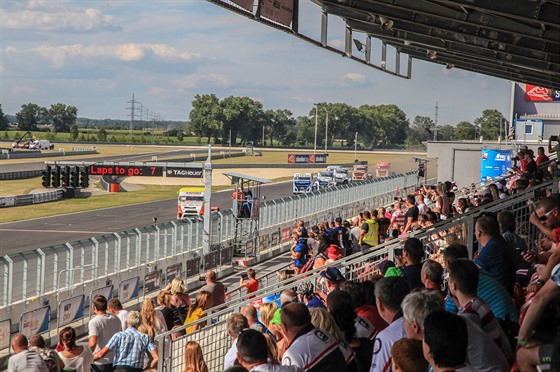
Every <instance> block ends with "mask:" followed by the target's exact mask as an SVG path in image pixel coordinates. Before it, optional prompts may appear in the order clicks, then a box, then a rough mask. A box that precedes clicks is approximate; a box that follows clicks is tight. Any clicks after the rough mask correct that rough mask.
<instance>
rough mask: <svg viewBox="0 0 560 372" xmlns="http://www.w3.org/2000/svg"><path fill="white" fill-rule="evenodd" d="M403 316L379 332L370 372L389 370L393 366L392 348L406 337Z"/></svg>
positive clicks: (374, 346)
mask: <svg viewBox="0 0 560 372" xmlns="http://www.w3.org/2000/svg"><path fill="white" fill-rule="evenodd" d="M405 337H407V336H406V332H405V330H404V320H403V317H400V318H399V319H397V320H395V321H394V322H393V323H391V324H389V326H388V327H387V328H385V329H384V330H382V331H381V332H379V333H378V334H377V337H376V338H375V340H374V341H373V357H372V359H371V368H370V372H382V371H383V372H384V371H389V367H390V366H391V364H392V363H391V348H392V347H393V345H394V344H395V342H397V341H398V340H400V339H401V338H405Z"/></svg>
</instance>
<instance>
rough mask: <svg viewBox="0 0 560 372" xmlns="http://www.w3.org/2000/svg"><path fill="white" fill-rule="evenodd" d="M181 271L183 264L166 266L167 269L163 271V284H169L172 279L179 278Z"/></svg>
mask: <svg viewBox="0 0 560 372" xmlns="http://www.w3.org/2000/svg"><path fill="white" fill-rule="evenodd" d="M181 271H183V264H182V263H181V262H180V263H177V264H174V265H169V266H167V269H165V282H166V283H171V281H172V280H173V279H175V278H180V277H181Z"/></svg>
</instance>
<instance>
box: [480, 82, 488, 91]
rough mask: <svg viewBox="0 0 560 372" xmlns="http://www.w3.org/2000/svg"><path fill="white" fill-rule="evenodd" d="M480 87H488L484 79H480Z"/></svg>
mask: <svg viewBox="0 0 560 372" xmlns="http://www.w3.org/2000/svg"><path fill="white" fill-rule="evenodd" d="M480 87H481V88H482V89H486V88H488V83H487V82H486V80H482V81H481V82H480Z"/></svg>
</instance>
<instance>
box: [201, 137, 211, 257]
mask: <svg viewBox="0 0 560 372" xmlns="http://www.w3.org/2000/svg"><path fill="white" fill-rule="evenodd" d="M211 160H212V145H208V158H206V163H204V216H203V217H204V221H203V229H204V232H203V234H202V252H203V253H204V254H208V253H210V247H211V244H212V242H211V237H212V218H211V216H210V214H211V212H212V203H211V197H212V163H211Z"/></svg>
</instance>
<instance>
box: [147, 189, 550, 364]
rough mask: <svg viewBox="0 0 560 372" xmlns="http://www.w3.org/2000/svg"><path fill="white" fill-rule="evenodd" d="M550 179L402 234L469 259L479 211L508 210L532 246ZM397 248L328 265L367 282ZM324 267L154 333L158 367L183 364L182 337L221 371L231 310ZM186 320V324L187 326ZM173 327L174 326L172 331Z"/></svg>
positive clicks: (312, 277)
mask: <svg viewBox="0 0 560 372" xmlns="http://www.w3.org/2000/svg"><path fill="white" fill-rule="evenodd" d="M552 186H553V183H552V182H551V181H549V182H546V183H543V184H541V185H538V186H536V187H533V188H530V189H528V190H526V191H525V192H523V193H519V194H515V195H513V196H511V197H509V198H507V199H503V200H498V201H495V202H493V203H490V204H487V205H484V206H482V207H478V208H472V210H471V211H470V212H468V213H465V214H460V215H458V216H455V217H453V218H451V219H448V220H445V221H441V222H439V223H437V224H436V225H434V226H432V227H430V229H429V230H426V229H423V230H419V231H414V232H412V233H411V234H409V235H408V237H412V236H414V237H417V238H419V239H420V240H421V241H422V242H423V243H424V244H425V245H427V246H429V247H430V248H432V249H433V251H434V252H436V253H437V251H438V249H439V248H440V247H442V246H446V245H448V244H450V243H453V242H459V243H462V244H465V245H466V246H467V247H468V249H469V252H470V255H471V257H472V252H473V243H474V226H475V222H476V218H478V216H479V215H480V214H481V213H482V212H494V213H498V212H500V211H503V210H509V211H511V212H513V213H514V215H515V217H516V220H517V223H518V226H517V232H518V233H519V234H520V235H522V236H524V237H525V239H526V241H527V243H528V246H529V247H534V245H535V244H536V238H537V230H536V229H534V228H531V225H530V224H529V223H528V221H529V216H530V213H532V210H533V204H534V203H533V201H534V200H535V194H540V193H542V192H544V190H545V189H546V188H549V189H550V188H551V187H552ZM401 247H402V240H401V239H394V240H391V241H388V242H385V243H384V244H381V245H379V246H377V247H375V249H372V250H371V251H369V252H365V253H357V254H354V255H352V256H350V257H346V258H343V259H341V260H339V261H337V262H335V263H333V264H331V265H329V266H335V267H338V268H340V269H341V271H342V272H343V273H344V275H345V277H346V278H347V279H349V280H368V279H369V278H370V277H371V275H372V274H373V273H374V266H375V264H377V263H378V262H379V261H381V260H383V259H385V258H388V259H394V249H395V248H401ZM326 267H327V266H323V267H321V268H318V269H315V270H312V271H309V272H306V273H304V274H301V275H298V276H295V277H293V278H290V279H288V280H286V281H284V282H281V283H275V284H274V285H272V286H269V287H267V288H261V289H260V290H259V291H257V292H253V293H251V297H252V296H255V297H254V298H251V299H247V296H245V297H240V298H238V299H232V300H231V301H229V302H228V307H227V309H224V310H221V311H217V312H214V313H212V314H211V315H209V316H208V317H206V318H202V319H200V320H198V321H196V322H193V323H192V324H206V326H204V327H203V328H202V329H200V330H199V331H197V332H195V333H192V334H189V335H186V336H182V337H179V338H176V339H174V340H172V339H171V337H169V336H170V335H171V333H173V332H167V333H165V334H161V335H158V336H157V337H156V339H157V340H158V342H159V347H158V352H159V353H160V354H159V355H160V360H162V363H160V364H159V365H158V370H159V371H175V370H182V369H183V368H182V367H183V348H184V345H185V344H186V342H187V341H191V340H192V341H196V342H198V343H199V344H200V345H201V347H202V350H203V353H204V360H205V361H206V364H207V366H208V368H209V370H210V371H220V370H222V369H223V359H224V356H225V354H226V352H227V350H228V349H229V347H230V346H231V343H232V339H231V338H230V336H229V335H228V332H227V330H226V320H227V318H228V317H229V316H230V315H231V314H233V313H237V312H239V310H240V309H241V307H242V306H244V305H246V304H250V303H252V304H258V303H259V302H260V301H262V300H263V299H265V298H267V297H270V296H274V295H277V294H279V293H280V292H281V291H283V290H285V289H292V288H294V287H295V286H296V282H297V284H299V283H301V282H304V281H306V282H310V283H312V284H313V285H314V286H315V288H316V289H319V290H320V289H321V288H323V282H322V280H323V279H322V277H321V276H320V271H322V270H324V269H325V268H326ZM192 324H191V325H192ZM175 331H176V330H175Z"/></svg>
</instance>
